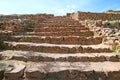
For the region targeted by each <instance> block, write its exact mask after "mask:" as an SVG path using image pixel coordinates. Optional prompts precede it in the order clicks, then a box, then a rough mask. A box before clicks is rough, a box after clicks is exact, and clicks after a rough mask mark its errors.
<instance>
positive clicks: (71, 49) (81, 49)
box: [4, 41, 112, 53]
mask: <svg viewBox="0 0 120 80" xmlns="http://www.w3.org/2000/svg"><path fill="white" fill-rule="evenodd" d="M4 43H5V44H6V45H8V49H10V50H23V51H35V52H46V53H103V52H112V50H111V47H110V46H107V45H103V44H99V45H61V44H48V43H31V42H8V41H4Z"/></svg>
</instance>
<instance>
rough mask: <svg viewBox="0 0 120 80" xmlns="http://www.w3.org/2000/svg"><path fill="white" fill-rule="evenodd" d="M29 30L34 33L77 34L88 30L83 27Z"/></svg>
mask: <svg viewBox="0 0 120 80" xmlns="http://www.w3.org/2000/svg"><path fill="white" fill-rule="evenodd" d="M29 29H31V30H34V31H35V32H60V31H61V32H72V31H75V32H79V31H81V30H86V31H88V30H89V28H85V27H72V28H71V27H70V28H69V27H56V28H55V27H54V28H53V27H49V28H29Z"/></svg>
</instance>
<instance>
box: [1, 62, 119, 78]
mask: <svg viewBox="0 0 120 80" xmlns="http://www.w3.org/2000/svg"><path fill="white" fill-rule="evenodd" d="M0 67H2V71H3V72H0V74H3V75H1V77H0V78H1V80H2V78H4V80H48V79H49V80H119V79H120V75H119V74H120V63H119V62H109V61H107V62H27V63H25V62H22V61H16V60H9V61H0Z"/></svg>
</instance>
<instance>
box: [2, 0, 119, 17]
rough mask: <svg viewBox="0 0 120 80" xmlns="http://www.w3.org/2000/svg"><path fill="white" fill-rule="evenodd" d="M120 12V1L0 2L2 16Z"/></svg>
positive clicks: (45, 0) (41, 0)
mask: <svg viewBox="0 0 120 80" xmlns="http://www.w3.org/2000/svg"><path fill="white" fill-rule="evenodd" d="M109 9H113V10H120V0H0V14H36V13H50V14H55V15H65V14H66V13H68V12H69V13H71V12H76V11H90V12H103V11H105V10H109Z"/></svg>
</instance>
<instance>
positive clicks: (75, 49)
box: [0, 17, 120, 80]
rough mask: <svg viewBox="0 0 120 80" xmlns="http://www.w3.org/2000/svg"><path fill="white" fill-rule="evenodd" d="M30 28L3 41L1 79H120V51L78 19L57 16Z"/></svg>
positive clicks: (0, 65)
mask: <svg viewBox="0 0 120 80" xmlns="http://www.w3.org/2000/svg"><path fill="white" fill-rule="evenodd" d="M27 30H28V31H26V32H25V33H24V35H23V34H17V35H12V36H11V37H9V39H8V40H6V41H4V43H5V44H6V45H8V46H7V50H6V51H2V52H0V60H1V61H0V80H120V63H119V61H120V54H116V53H114V52H112V49H111V46H108V45H104V42H103V39H102V37H99V36H94V31H90V30H89V28H86V27H84V26H83V25H81V24H80V23H79V22H78V21H75V20H73V19H70V18H66V17H54V18H50V19H48V20H46V21H44V22H41V23H39V26H35V27H33V28H28V29H27ZM31 31H32V32H31Z"/></svg>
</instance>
